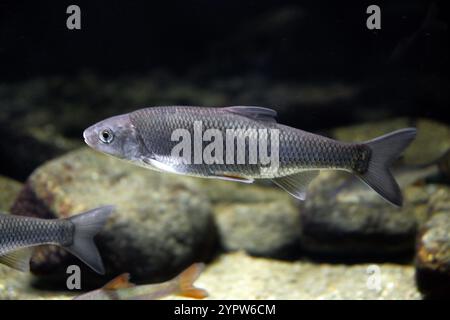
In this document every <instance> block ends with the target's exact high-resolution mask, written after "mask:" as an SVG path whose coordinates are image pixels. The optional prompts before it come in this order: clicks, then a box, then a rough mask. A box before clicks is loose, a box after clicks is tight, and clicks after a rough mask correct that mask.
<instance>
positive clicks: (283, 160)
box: [83, 106, 416, 206]
mask: <svg viewBox="0 0 450 320" xmlns="http://www.w3.org/2000/svg"><path fill="white" fill-rule="evenodd" d="M275 117H276V112H275V111H274V110H271V109H267V108H261V107H250V106H248V107H244V106H235V107H226V108H204V107H181V106H174V107H153V108H145V109H141V110H137V111H134V112H131V113H128V114H124V115H119V116H115V117H112V118H109V119H106V120H103V121H101V122H99V123H97V124H95V125H93V126H91V127H89V128H87V129H86V130H85V131H84V133H83V135H84V139H85V142H86V143H87V144H88V145H89V146H90V147H92V148H93V149H96V150H98V151H101V152H104V153H106V154H109V155H112V156H115V157H117V158H120V159H124V160H127V161H130V162H132V163H134V164H136V165H139V166H143V167H146V168H150V169H154V170H158V171H163V172H172V173H178V174H183V175H189V176H197V177H206V178H218V179H224V180H233V181H240V182H246V183H251V182H253V181H254V179H270V180H272V181H273V182H274V183H275V184H277V185H278V186H280V187H281V188H283V189H285V190H286V191H287V192H289V193H290V194H291V195H293V196H294V197H296V198H297V199H300V200H304V199H305V196H306V189H307V186H308V184H309V183H310V182H311V180H312V179H313V178H315V177H316V176H317V174H318V173H319V171H320V170H324V169H332V170H345V171H349V172H351V173H353V174H355V175H357V176H358V177H359V178H360V179H361V180H362V181H364V182H365V183H366V184H368V185H369V186H370V187H371V188H372V189H374V190H375V191H376V192H378V194H380V195H381V196H382V197H383V198H385V199H386V200H387V201H389V202H391V203H392V204H394V205H397V206H401V205H402V194H401V192H400V188H399V187H398V185H397V183H396V181H395V179H394V177H393V176H392V175H391V173H390V171H389V167H390V165H391V164H392V162H393V161H394V160H395V159H396V158H397V157H398V156H399V155H400V154H401V153H402V152H403V150H404V149H405V148H406V147H407V146H408V145H409V144H410V143H411V141H412V140H413V139H414V138H415V136H416V129H415V128H406V129H401V130H397V131H395V132H392V133H389V134H386V135H384V136H382V137H378V138H376V139H374V140H370V141H366V142H361V143H348V142H340V141H336V140H333V139H329V138H326V137H323V136H320V135H316V134H312V133H309V132H306V131H302V130H299V129H295V128H292V127H288V126H285V125H282V124H279V123H277V122H276V120H275ZM199 124H200V128H199ZM179 130H184V131H183V132H187V133H188V134H189V137H194V138H193V139H191V140H189V139H188V138H189V137H186V140H185V141H184V139H181V138H180V137H182V135H181V136H178V133H179ZM208 130H215V131H214V132H215V135H214V141H212V140H213V139H212V136H211V134H210V135H209V136H208V137H205V135H206V133H207V132H208ZM199 131H200V132H199ZM177 132H178V133H177ZM209 132H210V133H211V132H212V131H209ZM229 132H232V134H234V136H231V139H230V141H232V142H234V141H235V140H236V141H237V142H236V143H233V144H231V145H230V144H228V142H229V141H228V134H229ZM174 133H177V135H176V136H175V137H174ZM218 133H220V135H222V138H221V140H220V139H219V140H216V139H218V138H219V135H218ZM198 135H200V136H201V137H202V141H200V142H198V140H199V139H198ZM196 136H197V137H196ZM224 137H225V138H224ZM183 138H184V137H183ZM260 138H266V140H265V144H263V143H261V144H259V145H257V147H256V149H252V145H251V144H252V142H251V141H256V142H257V143H259V142H260V141H264V139H262V140H259V139H260ZM180 140H183V141H181V142H182V143H184V142H186V141H187V142H186V143H187V144H189V145H190V147H191V150H190V151H192V150H193V151H194V152H186V154H185V151H186V150H185V149H183V152H182V153H183V156H181V152H180V153H179V154H180V155H179V156H178V155H177V156H174V150H178V148H179V146H180ZM239 141H241V145H240V144H239ZM199 144H200V146H199ZM211 144H214V145H215V146H216V147H217V146H221V148H216V149H215V151H217V150H223V151H224V152H223V153H224V154H225V155H226V159H222V158H219V159H215V160H214V162H213V163H206V162H205V161H204V162H201V161H196V160H198V159H196V157H197V156H198V153H197V152H196V150H197V149H199V147H200V150H203V152H205V151H206V150H207V149H208V148H209V147H210V145H211ZM239 146H240V147H239ZM264 147H265V148H264ZM209 149H210V150H211V148H209ZM241 149H243V150H244V151H242V153H241V155H243V158H244V161H243V162H242V161H241V162H239V152H241ZM251 150H253V151H254V150H257V151H258V152H259V153H258V155H260V157H259V158H257V159H256V160H257V161H256V162H255V161H254V160H255V159H254V158H253V161H252V156H251V152H250V151H251ZM264 150H265V151H266V153H265V154H264V153H262V154H263V155H264V157H262V156H261V152H262V151H264ZM211 154H212V153H211ZM230 155H231V156H230ZM199 158H201V153H200V156H199ZM267 158H268V159H270V160H273V161H270V163H269V164H268V163H267V161H266V160H267ZM187 160H189V161H187ZM241 160H242V158H241ZM263 160H264V161H263ZM275 162H276V163H277V166H274V167H275V168H276V170H271V169H272V168H271V166H272V164H273V163H275Z"/></svg>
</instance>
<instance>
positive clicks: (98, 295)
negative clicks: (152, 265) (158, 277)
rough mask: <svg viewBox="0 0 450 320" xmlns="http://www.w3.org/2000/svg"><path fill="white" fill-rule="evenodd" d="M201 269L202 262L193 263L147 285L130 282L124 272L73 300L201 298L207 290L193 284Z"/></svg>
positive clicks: (202, 266)
mask: <svg viewBox="0 0 450 320" xmlns="http://www.w3.org/2000/svg"><path fill="white" fill-rule="evenodd" d="M203 269H204V264H203V263H195V264H193V265H191V266H190V267H189V268H187V269H186V270H184V271H183V272H182V273H180V275H178V276H177V277H175V278H174V279H171V280H169V281H166V282H162V283H156V284H147V285H134V284H133V283H130V282H129V281H128V280H129V274H127V273H125V274H122V275H120V276H118V277H116V278H115V279H113V280H112V281H110V282H109V283H107V284H106V285H105V286H104V287H102V288H100V289H97V290H93V291H90V292H87V293H84V294H81V295H79V296H77V297H75V298H74V300H156V299H161V298H164V297H166V296H169V295H173V294H175V295H180V296H185V297H190V298H196V299H203V298H205V297H206V296H207V295H208V294H207V292H206V291H205V290H203V289H199V288H196V287H194V285H193V283H194V282H195V280H197V278H198V276H199V275H200V273H201V272H202V271H203Z"/></svg>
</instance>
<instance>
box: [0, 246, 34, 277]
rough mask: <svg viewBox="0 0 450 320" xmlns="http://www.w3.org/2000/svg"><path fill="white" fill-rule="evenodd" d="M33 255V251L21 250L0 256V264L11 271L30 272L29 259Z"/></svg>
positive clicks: (28, 249)
mask: <svg viewBox="0 0 450 320" xmlns="http://www.w3.org/2000/svg"><path fill="white" fill-rule="evenodd" d="M32 255H33V249H32V248H30V247H28V248H22V249H19V250H16V251H13V252H9V253H7V254H4V255H1V256H0V263H2V264H4V265H7V266H8V267H11V268H13V269H16V270H19V271H23V272H28V271H30V259H31V256H32Z"/></svg>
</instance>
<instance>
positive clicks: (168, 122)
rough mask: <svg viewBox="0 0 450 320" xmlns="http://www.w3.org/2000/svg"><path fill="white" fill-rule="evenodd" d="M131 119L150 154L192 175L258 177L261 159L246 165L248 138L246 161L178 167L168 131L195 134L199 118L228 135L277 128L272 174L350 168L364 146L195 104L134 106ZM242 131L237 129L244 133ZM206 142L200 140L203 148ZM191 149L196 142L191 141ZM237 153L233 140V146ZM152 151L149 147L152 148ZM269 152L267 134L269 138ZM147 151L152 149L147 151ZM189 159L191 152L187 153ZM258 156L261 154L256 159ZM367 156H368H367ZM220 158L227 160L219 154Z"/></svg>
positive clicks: (280, 174)
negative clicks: (230, 131) (231, 131)
mask: <svg viewBox="0 0 450 320" xmlns="http://www.w3.org/2000/svg"><path fill="white" fill-rule="evenodd" d="M130 121H131V122H132V123H133V125H134V126H135V128H136V129H137V131H138V132H139V134H140V136H141V138H142V141H144V143H145V146H146V149H147V150H148V152H149V156H152V155H153V154H157V155H158V156H160V157H162V158H164V159H165V160H166V161H167V162H170V163H172V164H173V166H175V168H176V169H177V170H178V171H180V172H184V173H189V174H191V175H198V176H207V175H209V174H220V173H236V174H240V175H243V176H245V177H249V178H260V175H261V170H260V169H261V164H260V163H257V164H255V165H252V164H248V161H247V159H248V150H249V143H248V140H246V144H245V152H246V163H245V164H235V163H236V161H235V162H234V164H227V163H224V164H213V165H210V164H194V163H193V161H191V164H185V165H183V166H178V165H177V164H176V163H173V162H171V161H173V159H171V152H172V149H173V148H174V147H175V146H176V145H177V144H178V141H171V135H172V132H174V131H175V130H176V129H186V130H187V131H189V132H190V134H191V137H193V136H194V121H200V122H201V123H202V128H203V132H204V131H205V130H207V129H218V130H219V131H220V132H221V133H222V135H223V137H226V130H227V129H234V130H242V131H245V130H248V129H276V130H278V132H279V144H280V149H279V165H280V167H279V170H278V172H277V173H276V174H273V175H271V176H266V178H274V177H279V176H286V175H290V174H292V173H294V172H297V171H299V170H305V169H336V168H337V169H344V170H352V169H353V167H354V159H357V158H358V157H359V154H360V152H361V151H362V150H361V149H362V148H363V147H362V145H358V144H351V143H344V142H338V141H335V140H332V139H328V138H325V137H322V136H317V135H314V134H311V133H308V132H305V131H302V130H299V129H295V128H291V127H287V126H284V125H281V124H278V123H271V122H261V121H256V120H253V119H250V118H246V117H243V116H240V115H236V114H232V113H228V112H225V111H223V110H222V109H218V108H197V107H172V108H167V107H155V108H146V109H141V110H137V111H135V112H132V113H130ZM244 134H245V133H244V132H242V133H240V134H237V137H238V138H243V137H244ZM223 140H224V141H223V152H224V155H226V154H227V152H228V151H230V150H227V145H226V141H225V140H226V139H225V138H224V139H223ZM209 143H210V142H209V141H205V142H203V149H204V147H206V146H207V145H208V144H209ZM191 145H192V149H193V146H194V142H193V141H191ZM234 147H235V148H234V149H235V150H234V151H235V152H234V154H235V158H236V154H237V153H236V145H234ZM150 150H151V151H150ZM268 150H269V152H268V154H269V155H270V138H269V141H268ZM150 153H151V154H150ZM191 157H192V158H193V155H191ZM258 161H259V159H258ZM367 161H368V160H367ZM223 162H226V160H225V159H223Z"/></svg>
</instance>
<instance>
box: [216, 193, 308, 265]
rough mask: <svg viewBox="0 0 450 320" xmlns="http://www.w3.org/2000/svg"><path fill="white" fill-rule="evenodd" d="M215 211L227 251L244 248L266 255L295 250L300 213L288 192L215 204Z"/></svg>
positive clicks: (286, 254) (292, 252) (286, 255)
mask: <svg viewBox="0 0 450 320" xmlns="http://www.w3.org/2000/svg"><path fill="white" fill-rule="evenodd" d="M275 192H280V193H282V192H283V191H278V190H277V191H275ZM267 193H269V190H268V191H267ZM214 215H215V218H216V224H217V228H218V231H219V236H220V240H221V243H222V245H223V247H224V248H225V249H226V250H227V251H234V250H245V251H246V252H248V253H250V254H253V255H258V256H268V257H289V256H292V255H295V253H296V252H298V240H299V234H300V216H299V213H298V209H297V207H296V206H295V205H294V204H293V200H292V199H289V195H287V194H280V195H279V199H277V200H272V201H260V202H255V203H232V204H222V205H216V206H215V207H214Z"/></svg>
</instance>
